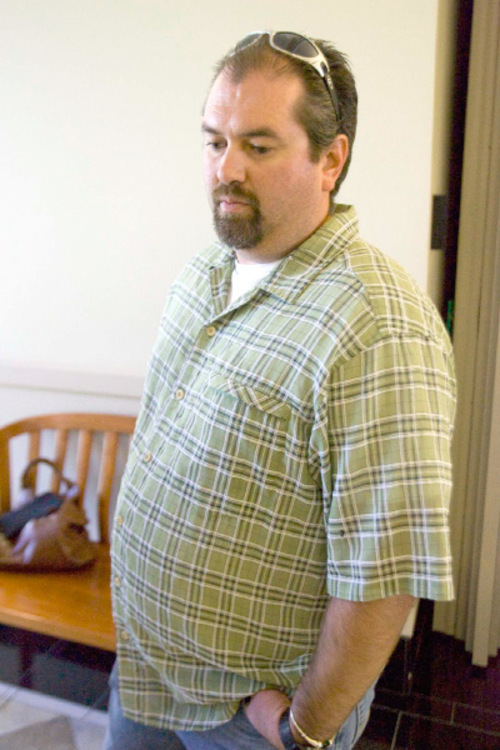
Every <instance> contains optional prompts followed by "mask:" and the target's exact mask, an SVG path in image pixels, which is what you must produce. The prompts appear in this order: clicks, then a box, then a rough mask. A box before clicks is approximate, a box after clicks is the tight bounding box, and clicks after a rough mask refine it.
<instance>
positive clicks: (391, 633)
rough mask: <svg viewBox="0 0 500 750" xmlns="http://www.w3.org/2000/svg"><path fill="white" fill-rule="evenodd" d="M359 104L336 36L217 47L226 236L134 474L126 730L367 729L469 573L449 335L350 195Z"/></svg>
mask: <svg viewBox="0 0 500 750" xmlns="http://www.w3.org/2000/svg"><path fill="white" fill-rule="evenodd" d="M355 128H356V90H355V86H354V80H353V78H352V75H351V73H350V70H349V68H348V65H347V63H346V61H345V58H344V57H343V56H342V55H341V54H340V53H339V52H337V51H336V50H335V49H334V48H333V47H332V46H331V45H328V44H326V43H323V42H322V43H320V42H315V41H312V40H308V39H306V38H304V37H301V36H300V35H297V34H293V33H291V32H290V33H289V32H279V33H276V34H271V33H267V32H266V33H260V32H259V33H256V34H252V35H250V36H249V37H247V38H245V39H244V40H242V42H240V43H239V44H238V45H237V46H236V48H235V50H233V51H232V52H231V53H230V54H228V55H227V56H226V57H225V58H224V59H223V60H222V61H221V62H220V63H219V65H218V67H217V70H216V75H215V78H214V81H213V85H212V87H211V89H210V92H209V94H208V98H207V101H206V105H205V108H204V115H203V123H202V131H203V135H204V139H205V144H204V174H205V181H206V185H207V190H208V196H209V200H210V202H211V206H212V210H213V215H214V224H215V227H216V230H217V233H218V235H219V238H220V240H221V241H220V242H219V243H216V244H214V245H212V246H211V247H210V248H209V249H208V250H206V251H205V252H203V253H201V254H200V255H198V256H197V257H196V258H194V260H193V261H192V262H191V263H189V265H188V266H187V268H186V270H185V271H184V272H183V274H182V275H181V277H180V278H179V280H178V281H177V282H176V283H175V284H174V285H173V287H172V289H171V290H170V293H169V295H168V298H167V302H166V305H165V310H164V314H163V318H162V321H161V327H160V333H159V337H158V340H157V343H156V346H155V349H154V351H153V356H152V360H151V363H150V368H149V373H148V376H147V379H146V385H145V391H144V397H143V403H142V409H141V413H140V415H139V418H138V423H137V428H136V432H135V436H134V440H133V443H132V446H131V452H130V458H129V462H128V465H127V469H126V472H125V476H124V479H123V483H122V490H121V494H120V498H119V503H118V508H117V516H116V523H115V532H114V538H113V581H114V584H113V588H114V612H115V620H116V626H117V637H118V659H117V667H115V670H114V672H113V675H112V680H111V684H112V694H111V700H110V732H109V736H108V739H107V745H106V746H107V748H115V749H117V748H119V749H120V750H129V749H130V748H145V747H147V748H148V750H151V748H156V747H158V748H160V747H161V748H182V747H186V748H188V750H192V749H195V748H196V749H197V748H203V750H211V749H212V748H226V749H227V750H229V749H231V750H234V749H236V750H237V749H239V748H256V749H257V750H269V748H279V749H280V750H283V748H287V749H288V750H290V749H291V748H304V747H330V746H331V747H334V748H341V749H342V750H346V749H347V748H351V747H352V746H353V745H354V743H355V742H356V740H357V739H358V737H359V736H360V734H361V732H362V731H363V728H364V726H365V724H366V722H367V719H368V712H369V705H370V702H371V700H372V697H373V685H374V683H375V682H376V680H377V678H378V676H379V674H380V672H381V671H382V669H383V668H384V665H385V664H386V662H387V659H388V658H389V656H390V654H391V651H392V649H393V648H394V645H395V643H396V642H397V639H398V636H399V633H400V630H401V628H402V626H403V624H404V622H405V619H406V617H407V615H408V613H409V611H410V609H411V607H412V606H413V604H414V602H415V601H416V598H418V597H428V598H432V599H448V598H450V597H451V596H452V583H451V574H450V554H449V544H448V529H447V509H448V500H449V493H450V456H449V453H450V438H451V432H452V424H453V416H454V380H453V364H452V355H451V350H450V344H449V341H448V338H447V336H446V333H445V332H444V330H443V327H442V325H441V322H440V320H439V318H438V316H437V314H436V312H435V310H434V308H433V306H432V304H431V303H430V302H429V300H428V299H427V298H426V297H425V295H423V294H422V293H421V292H420V291H419V290H418V289H417V287H416V286H415V284H414V283H413V282H412V281H411V279H409V277H408V276H407V274H406V273H405V272H404V271H403V270H402V269H401V268H400V267H399V266H398V265H397V264H396V263H394V262H393V261H391V260H389V259H388V258H386V257H385V256H384V255H382V254H381V253H380V252H379V251H378V250H376V249H374V248H373V247H371V246H370V245H368V244H367V243H366V242H365V241H364V240H363V239H361V237H360V236H359V233H358V228H357V218H356V214H355V211H354V209H353V208H351V207H347V206H342V205H336V204H335V203H334V200H333V196H334V195H335V194H336V192H337V191H338V189H339V187H340V184H341V182H342V180H343V179H344V177H345V174H346V171H347V167H348V163H349V159H350V153H351V150H352V144H353V140H354V135H355ZM118 685H119V687H118Z"/></svg>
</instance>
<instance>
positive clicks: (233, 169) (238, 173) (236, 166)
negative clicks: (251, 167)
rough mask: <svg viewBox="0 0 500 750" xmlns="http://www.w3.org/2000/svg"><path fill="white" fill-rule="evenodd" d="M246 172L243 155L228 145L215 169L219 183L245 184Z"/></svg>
mask: <svg viewBox="0 0 500 750" xmlns="http://www.w3.org/2000/svg"><path fill="white" fill-rule="evenodd" d="M245 176H246V170H245V163H244V155H243V154H242V153H241V151H240V150H239V149H237V148H235V147H232V146H230V145H228V146H227V148H226V149H225V151H224V153H223V154H222V156H221V158H220V161H219V165H218V168H217V178H218V180H219V182H222V183H224V184H226V185H229V184H230V183H231V182H245Z"/></svg>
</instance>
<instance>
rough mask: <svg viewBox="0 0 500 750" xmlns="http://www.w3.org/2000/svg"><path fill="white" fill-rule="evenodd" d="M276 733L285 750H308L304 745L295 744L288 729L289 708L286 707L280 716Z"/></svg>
mask: <svg viewBox="0 0 500 750" xmlns="http://www.w3.org/2000/svg"><path fill="white" fill-rule="evenodd" d="M278 732H279V735H280V740H281V741H282V743H283V745H284V746H285V750H308V748H307V746H306V745H299V744H298V743H297V742H295V738H294V736H293V734H292V730H291V728H290V707H288V708H287V709H286V711H285V712H284V713H283V714H282V716H281V719H280V722H279V725H278Z"/></svg>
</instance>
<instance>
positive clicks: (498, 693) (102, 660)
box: [0, 604, 500, 750]
mask: <svg viewBox="0 0 500 750" xmlns="http://www.w3.org/2000/svg"><path fill="white" fill-rule="evenodd" d="M430 616H431V608H430V605H426V604H424V605H423V606H422V605H421V607H420V615H419V619H418V623H417V629H416V633H415V636H414V637H413V639H412V641H411V642H410V645H408V644H404V643H403V642H401V643H400V645H399V646H398V648H397V649H396V651H395V653H394V655H393V657H392V659H391V661H390V663H389V665H388V667H387V669H386V670H385V672H384V674H383V676H382V678H381V680H380V682H379V685H378V688H377V694H376V699H375V704H374V707H373V710H372V715H371V719H370V722H369V724H368V727H367V729H366V732H365V735H364V736H363V738H362V739H361V741H360V742H359V743H358V745H357V748H356V750H403V749H404V750H462V748H463V750H500V657H497V659H492V660H491V662H490V666H489V667H488V669H480V668H478V667H473V666H471V664H470V658H469V656H468V655H467V654H466V652H465V651H464V649H463V646H462V644H460V643H459V642H457V641H455V640H454V639H453V638H449V637H447V636H443V635H440V634H437V633H432V632H431V631H430V627H429V623H430ZM112 664H113V655H112V654H110V653H108V652H105V651H99V650H97V649H90V648H85V647H81V646H76V645H73V644H70V643H66V642H63V641H56V640H54V639H51V638H45V637H39V636H33V635H30V634H28V633H24V632H23V631H18V630H15V629H12V628H7V627H0V683H4V685H3V686H2V685H0V703H1V701H2V689H3V691H4V692H5V690H6V689H7V687H8V685H11V686H12V689H11V692H13V695H14V696H16V695H17V697H19V698H21V699H23V700H24V701H25V702H29V698H30V696H31V697H32V698H34V699H35V700H38V701H39V702H38V703H35V706H36V707H39V708H40V709H42V708H43V710H47V711H50V710H51V704H45V703H44V702H43V697H42V698H39V695H40V694H41V695H42V696H56V697H58V698H61V699H64V700H65V701H71V702H72V704H74V705H73V708H74V709H75V710H78V708H83V710H84V712H85V711H87V712H88V710H89V709H92V711H93V712H94V711H95V712H99V713H96V714H94V713H92V714H88V713H87V715H90V716H94V715H95V716H97V717H99V716H101V717H102V719H103V722H104V721H105V711H106V707H107V700H108V690H107V678H108V674H109V671H110V670H111V667H112ZM18 689H20V691H19V690H18ZM40 701H41V702H40ZM31 702H32V703H33V700H32V701H31ZM75 704H76V706H75ZM56 705H59V704H53V706H52V708H54V710H55V707H56ZM75 717H76V715H74V716H73V718H72V721H74V720H75ZM97 723H99V722H97ZM77 726H78V722H77ZM0 730H1V727H0ZM96 731H97V730H96ZM101 731H102V730H101ZM86 742H87V746H85V747H84V750H91V745H90V744H88V743H89V742H90V740H86ZM96 742H97V740H96ZM93 747H99V745H98V744H94V745H92V748H93ZM0 750H1V744H0Z"/></svg>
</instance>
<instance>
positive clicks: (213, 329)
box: [206, 326, 217, 338]
mask: <svg viewBox="0 0 500 750" xmlns="http://www.w3.org/2000/svg"><path fill="white" fill-rule="evenodd" d="M216 333H217V328H216V327H215V326H208V328H207V329H206V334H207V336H209V337H210V338H212V336H215V334H216Z"/></svg>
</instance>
